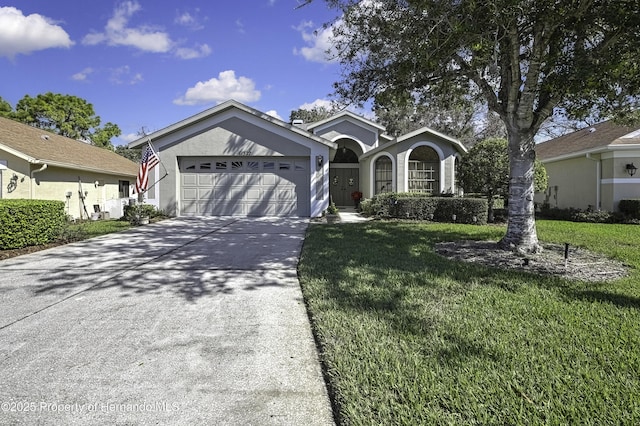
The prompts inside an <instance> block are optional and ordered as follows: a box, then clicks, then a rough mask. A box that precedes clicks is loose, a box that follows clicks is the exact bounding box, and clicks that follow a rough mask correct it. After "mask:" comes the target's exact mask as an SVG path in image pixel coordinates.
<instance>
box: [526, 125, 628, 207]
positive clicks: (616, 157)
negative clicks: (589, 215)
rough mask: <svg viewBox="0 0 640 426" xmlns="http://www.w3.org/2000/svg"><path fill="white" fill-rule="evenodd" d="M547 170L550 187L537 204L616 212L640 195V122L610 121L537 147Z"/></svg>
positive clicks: (538, 155)
mask: <svg viewBox="0 0 640 426" xmlns="http://www.w3.org/2000/svg"><path fill="white" fill-rule="evenodd" d="M535 151H536V157H537V158H538V159H539V160H540V161H541V162H542V164H544V166H545V168H546V169H547V175H548V179H549V183H548V187H547V190H546V191H545V192H544V193H538V194H536V197H535V201H536V202H537V203H541V204H542V203H548V205H549V206H550V207H558V208H576V209H581V210H587V209H592V210H606V211H616V210H617V209H618V203H619V202H620V200H623V199H630V198H640V175H636V173H635V172H636V167H640V126H631V127H629V126H622V125H618V124H616V123H614V122H613V121H605V122H602V123H600V124H596V125H594V126H591V127H588V128H585V129H581V130H578V131H576V132H573V133H569V134H567V135H564V136H561V137H559V138H555V139H552V140H549V141H547V142H542V143H539V144H537V145H536V148H535Z"/></svg>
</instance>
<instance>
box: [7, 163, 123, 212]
mask: <svg viewBox="0 0 640 426" xmlns="http://www.w3.org/2000/svg"><path fill="white" fill-rule="evenodd" d="M6 158H8V161H7V169H6V170H2V198H5V199H34V200H57V201H64V202H65V211H66V212H67V213H68V214H69V215H71V216H73V217H74V218H79V217H81V215H82V216H84V217H85V218H86V215H85V214H84V211H83V209H82V207H81V204H80V197H79V195H80V193H79V190H80V185H79V183H78V178H80V181H81V185H82V191H83V193H84V192H86V194H87V195H86V198H85V203H86V206H87V211H88V213H89V215H90V214H91V213H93V205H94V204H97V205H99V206H100V211H105V209H106V208H107V201H108V200H117V199H118V197H119V181H120V180H126V181H129V182H130V183H131V184H133V183H134V182H135V177H134V176H113V175H107V174H100V173H89V172H83V171H81V170H72V169H64V168H60V167H47V168H46V169H45V170H43V171H40V172H36V171H37V170H39V169H40V168H41V167H42V165H32V164H29V163H28V162H27V161H25V160H22V159H20V158H17V157H12V158H11V156H7V155H5V156H4V158H3V159H6ZM29 169H30V170H31V171H29ZM14 174H15V175H16V176H18V179H17V180H16V186H15V190H13V191H11V192H8V188H7V185H9V181H10V179H11V176H13V175H14ZM31 174H33V178H31ZM96 182H98V185H96ZM67 193H70V194H71V196H70V197H69V198H67V196H66V194H67Z"/></svg>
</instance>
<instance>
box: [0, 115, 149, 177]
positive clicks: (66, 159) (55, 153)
mask: <svg viewBox="0 0 640 426" xmlns="http://www.w3.org/2000/svg"><path fill="white" fill-rule="evenodd" d="M3 146H5V147H7V148H10V149H12V150H14V151H17V152H19V153H21V154H22V156H24V157H27V159H28V160H29V161H32V162H38V163H53V164H54V165H56V166H59V167H65V168H71V169H79V170H88V171H95V172H102V173H107V174H113V175H124V176H135V175H136V174H137V173H138V164H136V163H134V162H133V161H131V160H129V159H127V158H124V157H122V156H121V155H118V154H116V153H115V152H113V151H109V150H108V149H104V148H98V147H96V146H93V145H90V144H87V143H84V142H81V141H77V140H74V139H70V138H67V137H64V136H60V135H56V134H54V133H51V132H47V131H45V130H42V129H38V128H36V127H32V126H29V125H26V124H23V123H20V122H17V121H13V120H9V119H7V118H3V117H0V149H2V147H3Z"/></svg>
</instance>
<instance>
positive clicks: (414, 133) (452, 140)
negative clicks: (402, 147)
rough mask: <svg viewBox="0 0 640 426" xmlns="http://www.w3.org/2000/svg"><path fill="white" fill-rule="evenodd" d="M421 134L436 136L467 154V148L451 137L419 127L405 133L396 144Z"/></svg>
mask: <svg viewBox="0 0 640 426" xmlns="http://www.w3.org/2000/svg"><path fill="white" fill-rule="evenodd" d="M422 133H430V134H431V135H433V136H437V137H439V138H442V139H444V140H446V141H447V142H450V143H451V144H452V145H455V146H457V147H458V148H460V149H461V150H462V152H467V151H468V150H467V148H466V147H465V146H464V145H463V144H462V142H460V141H459V140H457V139H454V138H452V137H451V136H447V135H445V134H444V133H440V132H437V131H435V130H433V129H431V128H429V127H421V128H420V129H418V130H414V131H413V132H410V133H407V134H406V135H402V136H400V137H399V138H398V139H397V142H398V143H400V142H403V141H405V140H407V139H411V138H413V137H415V136H418V135H420V134H422Z"/></svg>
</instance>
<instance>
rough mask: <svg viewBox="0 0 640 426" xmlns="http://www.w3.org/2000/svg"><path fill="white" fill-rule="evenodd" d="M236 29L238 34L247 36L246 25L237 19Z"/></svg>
mask: <svg viewBox="0 0 640 426" xmlns="http://www.w3.org/2000/svg"><path fill="white" fill-rule="evenodd" d="M236 29H237V30H238V32H239V33H240V34H245V33H246V31H245V30H244V24H243V23H242V21H241V20H239V19H236Z"/></svg>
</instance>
